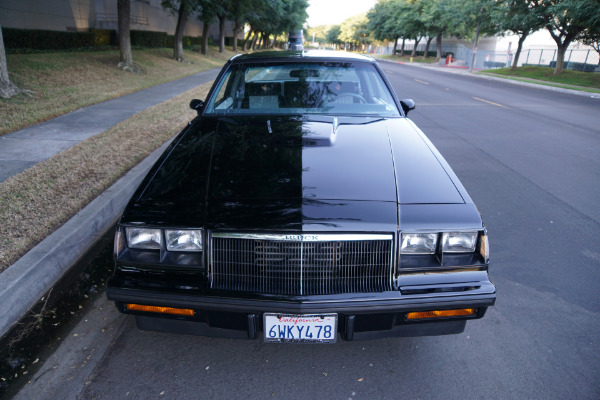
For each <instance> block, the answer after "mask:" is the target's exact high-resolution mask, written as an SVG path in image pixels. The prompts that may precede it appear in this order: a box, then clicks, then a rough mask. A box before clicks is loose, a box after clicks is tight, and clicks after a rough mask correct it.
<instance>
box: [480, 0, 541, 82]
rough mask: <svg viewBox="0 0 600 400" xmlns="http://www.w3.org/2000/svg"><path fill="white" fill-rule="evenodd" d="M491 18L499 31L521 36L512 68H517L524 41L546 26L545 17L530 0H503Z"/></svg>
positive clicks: (493, 11)
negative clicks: (531, 4) (531, 5)
mask: <svg viewBox="0 0 600 400" xmlns="http://www.w3.org/2000/svg"><path fill="white" fill-rule="evenodd" d="M491 18H492V20H493V21H494V23H495V24H497V26H498V31H499V32H509V33H511V34H514V35H517V36H519V41H518V44H517V51H516V52H515V56H514V59H513V61H512V67H511V69H513V70H515V69H516V68H517V64H518V62H519V56H520V55H521V51H522V50H523V42H524V41H525V39H526V38H527V36H529V35H530V34H531V33H533V32H536V31H538V30H539V29H541V28H543V27H544V19H543V18H541V16H540V15H539V14H538V13H536V12H534V10H533V9H532V8H531V7H529V0H502V1H500V2H499V3H498V6H497V7H495V8H494V9H493V10H492V13H491Z"/></svg>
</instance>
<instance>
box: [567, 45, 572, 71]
mask: <svg viewBox="0 0 600 400" xmlns="http://www.w3.org/2000/svg"><path fill="white" fill-rule="evenodd" d="M572 55H573V50H572V49H571V52H570V53H569V59H568V60H567V67H566V68H567V69H569V63H571V56H572Z"/></svg>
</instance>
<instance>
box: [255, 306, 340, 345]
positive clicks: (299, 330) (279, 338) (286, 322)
mask: <svg viewBox="0 0 600 400" xmlns="http://www.w3.org/2000/svg"><path fill="white" fill-rule="evenodd" d="M263 318H264V331H265V342H279V343H335V341H336V338H337V314H308V315H297V314H269V313H265V314H264V317H263Z"/></svg>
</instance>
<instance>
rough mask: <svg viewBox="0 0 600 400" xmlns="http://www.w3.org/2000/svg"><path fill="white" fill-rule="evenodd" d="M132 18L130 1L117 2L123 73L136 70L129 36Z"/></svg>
mask: <svg viewBox="0 0 600 400" xmlns="http://www.w3.org/2000/svg"><path fill="white" fill-rule="evenodd" d="M130 16H131V5H130V2H129V0H117V19H118V26H119V50H120V56H119V64H118V67H119V68H120V69H122V70H123V71H129V72H134V71H135V70H136V68H135V66H134V64H133V57H132V55H131V37H130V35H129V20H130V18H131V17H130Z"/></svg>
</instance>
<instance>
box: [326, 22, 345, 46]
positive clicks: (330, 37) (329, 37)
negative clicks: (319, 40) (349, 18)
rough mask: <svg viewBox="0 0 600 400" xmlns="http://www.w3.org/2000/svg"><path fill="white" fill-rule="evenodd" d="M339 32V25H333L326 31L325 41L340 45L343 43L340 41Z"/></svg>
mask: <svg viewBox="0 0 600 400" xmlns="http://www.w3.org/2000/svg"><path fill="white" fill-rule="evenodd" d="M340 32H341V27H340V26H339V25H333V26H332V27H331V28H329V30H328V31H327V34H326V35H325V41H326V42H327V43H331V44H335V45H339V44H342V43H343V42H342V41H341V39H340Z"/></svg>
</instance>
